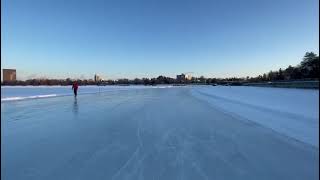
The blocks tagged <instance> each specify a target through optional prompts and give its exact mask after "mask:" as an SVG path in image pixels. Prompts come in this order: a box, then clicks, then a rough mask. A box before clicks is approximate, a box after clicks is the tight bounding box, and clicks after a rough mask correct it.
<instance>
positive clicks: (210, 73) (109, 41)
mask: <svg viewBox="0 0 320 180" xmlns="http://www.w3.org/2000/svg"><path fill="white" fill-rule="evenodd" d="M1 3H2V6H1V7H2V16H1V25H2V28H1V36H2V37H1V46H2V48H1V51H2V53H1V59H2V61H1V66H2V68H14V69H17V71H18V77H17V78H18V79H20V80H25V79H32V78H40V77H46V78H52V79H54V78H57V79H65V78H67V77H70V78H79V79H89V78H91V77H92V76H93V75H94V74H95V73H97V74H99V75H101V76H102V77H103V78H107V79H119V78H130V79H134V78H142V77H149V78H151V77H156V76H158V75H164V76H168V77H175V76H176V75H177V74H181V73H183V72H189V71H192V72H194V76H201V75H203V76H206V77H218V78H220V77H221V78H224V77H234V76H235V77H246V76H256V75H260V74H262V73H266V72H268V71H270V70H278V69H279V68H285V67H287V66H288V65H293V66H295V65H297V64H298V63H299V62H300V61H301V59H302V57H303V55H304V53H305V52H307V51H313V52H315V53H318V52H319V44H318V39H319V35H318V32H319V9H318V8H319V4H318V3H319V2H318V1H316V0H307V1H303V2H302V1H290V0H280V1H264V2H263V1H259V2H256V1H250V0H245V1H241V2H239V1H232V0H231V1H228V2H224V1H218V0H216V1H209V0H202V1H184V2H183V3H181V1H177V0H174V1H145V0H141V1H134V2H132V1H126V0H124V1H100V0H95V1H85V0H81V1H50V0H47V1H35V0H34V1H28V2H26V1H22V0H15V1H7V0H4V1H1ZM1 74H2V73H1Z"/></svg>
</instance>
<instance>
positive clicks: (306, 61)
mask: <svg viewBox="0 0 320 180" xmlns="http://www.w3.org/2000/svg"><path fill="white" fill-rule="evenodd" d="M295 80H319V56H318V55H317V54H315V53H313V52H307V53H306V54H305V56H304V57H303V59H302V61H301V63H300V64H299V65H297V66H289V67H287V68H285V69H282V68H280V69H279V70H278V71H270V72H269V73H264V74H262V75H259V76H257V77H249V76H248V77H246V78H237V77H232V78H205V77H203V76H201V77H192V79H191V80H178V79H174V78H170V77H165V76H159V77H157V78H151V79H150V78H142V79H138V78H136V79H133V80H130V79H118V80H103V81H99V82H96V81H93V80H77V82H78V84H79V85H130V84H132V85H156V84H213V83H217V84H219V83H221V84H223V83H226V82H241V83H259V82H268V81H295ZM72 83H73V80H71V79H70V78H67V79H63V80H59V79H29V80H26V81H4V82H1V85H23V86H24V85H33V86H38V85H49V86H50V85H62V86H67V85H71V84H72Z"/></svg>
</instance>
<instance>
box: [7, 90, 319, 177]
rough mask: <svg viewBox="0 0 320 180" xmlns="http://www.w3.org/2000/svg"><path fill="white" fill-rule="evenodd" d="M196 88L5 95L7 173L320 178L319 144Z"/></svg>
mask: <svg viewBox="0 0 320 180" xmlns="http://www.w3.org/2000/svg"><path fill="white" fill-rule="evenodd" d="M197 88H198V87H197ZM194 90H198V89H195V88H190V87H172V88H135V89H130V90H125V91H106V92H103V93H96V94H80V95H79V96H78V98H74V97H72V96H61V97H54V98H42V99H34V100H28V101H6V102H1V128H2V129H1V130H2V131H1V133H2V134H1V138H2V139H1V140H2V141H1V143H2V144H1V178H3V179H6V180H16V179H19V180H20V179H24V180H28V179H32V180H37V179H39V180H40V179H41V180H42V179H46V180H56V179H77V180H81V179H86V180H87V179H93V180H95V179H99V180H100V179H114V180H117V179H130V180H132V179H139V180H141V179H147V180H150V179H165V180H171V179H174V180H176V179H184V180H187V179H192V180H194V179H226V180H228V179H232V180H234V179H237V180H239V179H245V180H250V179H252V180H256V179H259V180H261V179H265V180H270V179H273V180H276V179H281V180H283V179H290V180H291V179H292V180H295V179H297V180H298V179H299V180H300V179H308V180H312V179H318V178H319V171H318V168H319V149H318V148H317V147H315V146H311V145H309V144H308V143H304V142H302V141H296V140H294V139H293V138H290V137H288V136H285V135H282V134H280V133H276V132H275V131H273V130H272V129H270V128H267V127H266V126H259V125H257V124H256V123H252V121H243V120H242V119H241V117H237V116H234V115H233V114H232V113H228V112H226V111H224V110H222V109H221V108H220V107H218V106H217V107H215V106H212V104H211V106H209V104H208V103H207V102H206V101H203V100H201V99H199V98H198V97H197V96H195V95H193V94H194V93H195V92H194ZM200 91H201V90H200ZM208 91H209V90H208ZM206 93H208V92H206ZM55 94H58V93H55ZM288 126H290V124H289V125H288Z"/></svg>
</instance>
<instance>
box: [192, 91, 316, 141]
mask: <svg viewBox="0 0 320 180" xmlns="http://www.w3.org/2000/svg"><path fill="white" fill-rule="evenodd" d="M191 93H192V94H193V95H194V96H195V97H197V98H199V99H202V100H204V101H207V102H209V103H210V105H212V106H214V107H216V108H220V109H221V110H223V111H225V112H228V113H231V114H233V115H235V116H238V117H241V118H242V119H247V120H250V121H254V122H256V123H258V124H260V125H263V126H265V127H268V128H271V129H273V130H275V131H277V132H279V133H281V134H284V135H286V136H289V137H292V138H295V139H297V140H299V141H302V142H305V143H308V144H311V145H313V146H316V147H319V143H318V133H319V90H306V89H284V88H283V89H282V88H262V87H241V86H230V87H227V86H215V87H212V86H206V87H193V88H192V90H191Z"/></svg>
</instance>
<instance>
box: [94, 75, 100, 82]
mask: <svg viewBox="0 0 320 180" xmlns="http://www.w3.org/2000/svg"><path fill="white" fill-rule="evenodd" d="M94 81H95V82H98V81H101V77H100V76H98V75H97V74H95V75H94Z"/></svg>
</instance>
